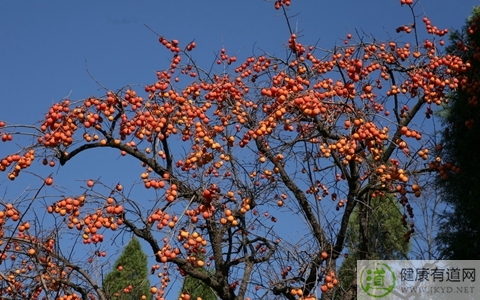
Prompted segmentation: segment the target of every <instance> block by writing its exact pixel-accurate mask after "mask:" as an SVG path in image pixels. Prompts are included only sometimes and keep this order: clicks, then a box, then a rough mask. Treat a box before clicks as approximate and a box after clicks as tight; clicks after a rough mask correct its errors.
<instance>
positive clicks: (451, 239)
mask: <svg viewBox="0 0 480 300" xmlns="http://www.w3.org/2000/svg"><path fill="white" fill-rule="evenodd" d="M479 26H480V7H475V8H474V9H473V13H472V16H471V17H470V18H468V19H467V21H466V25H465V27H464V28H463V29H462V30H461V31H455V32H453V33H452V34H451V45H450V46H449V47H448V49H447V51H448V52H449V53H450V54H455V55H458V56H460V57H462V59H463V60H464V62H469V63H470V66H471V67H470V68H469V69H467V71H466V72H465V76H466V78H465V79H463V80H461V81H460V88H459V89H458V90H457V91H455V92H454V93H452V94H451V95H450V99H449V103H448V105H446V107H445V110H444V111H443V113H442V115H441V116H442V118H443V121H444V132H443V149H442V151H441V157H442V159H443V160H444V161H445V162H446V163H445V165H444V166H445V172H443V174H442V175H443V176H442V177H443V178H442V179H440V180H438V182H437V186H438V188H439V190H440V192H441V196H442V198H443V200H444V201H445V202H446V203H447V206H448V207H447V209H446V211H445V213H444V214H443V216H442V217H441V223H440V233H439V235H438V237H437V241H438V242H439V244H440V251H441V254H442V257H443V258H448V259H479V258H480V218H479V217H478V212H479V211H480V201H479V199H480V185H479V182H480V172H479V169H480V126H479V124H480V111H479V109H480V108H479V105H478V97H479V96H480V86H479V84H478V83H479V79H480V31H479V29H478V28H479ZM448 170H451V171H448ZM452 170H453V172H452Z"/></svg>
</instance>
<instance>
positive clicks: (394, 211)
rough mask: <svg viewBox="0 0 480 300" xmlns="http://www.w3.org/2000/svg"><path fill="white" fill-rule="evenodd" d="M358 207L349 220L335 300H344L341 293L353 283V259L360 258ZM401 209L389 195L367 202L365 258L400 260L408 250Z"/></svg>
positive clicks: (408, 243) (404, 257)
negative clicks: (345, 250)
mask: <svg viewBox="0 0 480 300" xmlns="http://www.w3.org/2000/svg"><path fill="white" fill-rule="evenodd" d="M358 208H359V207H358V206H357V207H356V208H355V210H354V212H353V213H352V216H351V217H350V221H349V222H350V227H349V228H350V230H349V231H348V233H347V238H346V240H347V241H346V246H347V247H346V248H347V250H348V256H346V258H345V259H344V260H343V262H342V265H341V266H340V269H339V270H338V275H337V277H338V280H339V282H340V286H339V288H338V289H337V292H336V293H337V296H338V297H335V299H344V298H343V296H342V290H347V287H348V286H350V285H351V284H355V282H356V268H357V260H358V259H360V253H359V251H358V249H359V239H360V225H359V209H358ZM400 209H401V206H400V205H399V204H398V201H397V199H396V198H395V197H393V196H392V195H387V196H383V197H376V198H373V199H372V200H371V201H370V205H369V208H368V213H367V220H368V228H367V236H368V249H369V253H368V255H367V259H381V260H402V259H406V258H407V255H408V252H409V251H410V242H407V241H406V240H405V238H404V233H405V232H406V229H405V227H404V225H403V223H402V213H401V211H400Z"/></svg>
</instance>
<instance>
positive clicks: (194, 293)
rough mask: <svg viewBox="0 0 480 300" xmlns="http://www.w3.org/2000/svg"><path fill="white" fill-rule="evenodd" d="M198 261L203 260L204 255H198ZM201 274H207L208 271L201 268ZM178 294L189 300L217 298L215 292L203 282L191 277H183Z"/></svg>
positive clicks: (211, 299) (215, 299)
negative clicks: (187, 297)
mask: <svg viewBox="0 0 480 300" xmlns="http://www.w3.org/2000/svg"><path fill="white" fill-rule="evenodd" d="M198 259H201V260H205V257H204V255H198ZM201 270H202V271H203V272H205V273H208V272H209V270H208V269H206V268H205V267H203V268H202V269H201ZM180 293H185V294H189V295H190V299H197V298H199V297H200V298H201V299H202V300H217V299H218V297H217V295H216V294H215V292H214V291H213V290H212V289H211V288H210V287H209V286H208V285H207V284H205V283H204V282H202V281H201V280H198V279H196V278H193V277H191V276H188V275H187V276H185V277H184V279H183V284H182V289H181V290H180Z"/></svg>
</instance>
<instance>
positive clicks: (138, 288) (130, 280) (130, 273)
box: [103, 237, 152, 300]
mask: <svg viewBox="0 0 480 300" xmlns="http://www.w3.org/2000/svg"><path fill="white" fill-rule="evenodd" d="M129 287H131V288H132V289H129ZM125 288H127V290H125ZM103 289H104V291H105V294H106V295H108V298H109V299H119V300H139V299H149V300H150V299H152V295H151V294H150V292H149V289H150V282H149V280H148V266H147V255H146V254H145V253H144V252H143V251H142V247H141V245H140V242H139V241H138V239H137V238H135V237H133V238H132V239H131V240H130V242H129V243H128V244H127V246H126V247H125V249H124V250H123V252H122V254H121V255H120V257H119V258H118V259H117V261H115V263H114V265H113V269H112V271H110V273H108V274H107V275H106V276H105V279H104V281H103ZM126 291H128V292H126ZM142 296H145V298H142Z"/></svg>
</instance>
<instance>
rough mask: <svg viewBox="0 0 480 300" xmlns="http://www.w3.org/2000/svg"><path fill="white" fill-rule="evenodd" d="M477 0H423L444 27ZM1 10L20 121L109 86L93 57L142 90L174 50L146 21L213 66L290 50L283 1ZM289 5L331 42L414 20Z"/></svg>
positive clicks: (5, 111)
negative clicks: (221, 59)
mask: <svg viewBox="0 0 480 300" xmlns="http://www.w3.org/2000/svg"><path fill="white" fill-rule="evenodd" d="M477 4H479V1H478V0H459V1H447V0H422V1H421V5H422V7H423V10H424V12H425V14H426V15H427V16H429V17H430V19H431V20H432V22H433V23H434V25H437V26H438V27H439V28H459V27H461V26H462V25H463V24H464V20H465V18H466V17H467V16H468V15H469V14H470V12H471V9H472V7H473V6H474V5H477ZM0 11H1V12H2V17H1V18H0V41H1V42H0V90H1V94H0V103H1V109H0V120H6V121H8V122H12V123H33V122H36V121H39V120H40V119H41V118H42V117H43V116H44V114H45V112H46V111H47V110H48V108H49V105H50V104H52V103H55V102H58V101H59V100H61V99H62V98H64V97H66V96H67V95H70V96H69V97H70V98H71V99H73V100H78V99H82V98H85V97H88V96H90V95H102V94H103V93H104V92H103V91H102V90H101V89H100V87H99V86H98V85H97V83H95V82H94V80H93V79H92V78H91V77H90V76H89V75H88V74H87V65H86V62H87V64H88V70H89V72H90V73H91V74H92V76H94V77H95V79H96V80H98V81H99V82H100V83H101V84H102V85H104V86H106V87H108V88H110V89H112V90H116V89H119V88H122V87H123V86H125V85H127V84H130V85H138V87H137V89H138V90H139V91H141V90H143V86H144V85H146V84H151V83H153V82H154V80H155V71H156V70H159V69H164V68H166V67H167V66H168V60H169V58H170V57H171V54H170V53H168V52H166V51H165V50H164V48H162V47H161V46H160V45H159V43H158V38H157V36H156V34H154V33H153V32H152V31H150V29H148V28H147V27H146V26H144V24H145V25H147V26H148V27H150V28H151V29H152V30H154V31H155V32H157V33H159V34H161V35H164V36H165V37H166V38H168V39H174V38H175V39H178V40H180V42H181V43H182V45H186V43H188V42H190V41H192V40H195V41H196V43H197V49H196V50H195V52H194V53H193V54H194V56H195V58H196V59H197V60H198V62H199V63H200V64H201V65H203V66H204V67H205V68H208V67H209V66H210V64H211V63H212V62H213V61H214V59H215V56H214V53H215V52H217V51H218V50H219V49H220V48H222V47H225V48H226V49H227V51H228V52H229V53H230V54H234V53H237V54H238V56H239V58H244V57H246V56H249V55H251V54H252V53H262V50H265V51H267V52H269V53H270V54H277V55H279V56H281V55H283V54H284V48H283V45H285V44H286V42H287V40H288V38H289V34H288V30H287V27H286V25H285V20H284V18H283V17H282V16H281V15H279V11H275V10H274V9H273V2H267V1H263V0H246V1H232V0H230V1H228V0H204V1H195V0H191V1H187V0H178V1H124V0H118V1H58V0H49V1H7V0H4V1H0ZM417 12H419V13H420V12H422V9H420V8H417ZM289 13H290V14H291V15H292V16H293V17H292V18H291V24H292V26H293V27H294V30H295V31H298V32H299V35H300V36H302V37H301V38H300V40H299V41H300V42H301V43H304V44H314V43H316V42H319V43H318V45H319V46H320V47H323V48H331V47H333V46H334V45H335V43H337V44H340V43H342V40H343V39H344V37H345V36H346V34H347V33H349V32H351V33H354V32H355V30H359V31H362V30H363V31H364V32H365V33H366V34H371V35H372V36H374V37H375V38H377V39H386V38H387V36H388V33H391V34H392V35H393V36H395V32H394V31H395V28H396V27H398V26H400V25H404V24H409V23H411V22H412V17H411V15H410V14H409V11H408V9H406V8H401V7H400V4H399V0H363V1H358V0H336V1H332V0H330V1H327V0H310V1H307V0H292V6H291V8H290V11H289ZM295 28H297V29H295ZM239 60H240V59H239ZM4 145H5V144H2V147H5V146H4ZM7 147H10V146H7ZM0 154H1V155H3V154H5V153H4V151H3V150H2V151H1V153H0ZM116 159H117V156H116V154H114V155H113V160H114V161H116ZM87 166H88V164H87V165H85V162H77V163H72V164H70V165H69V167H67V168H66V169H65V170H57V169H55V172H57V173H56V174H57V177H60V178H59V181H60V182H63V183H65V184H67V183H68V179H73V178H81V179H87V178H88V177H87V176H93V177H94V178H96V177H95V176H97V175H92V173H90V170H88V169H87ZM122 167H125V165H122ZM122 167H121V166H120V165H119V164H118V165H115V166H112V167H109V169H108V170H109V171H110V172H111V173H110V174H114V175H115V176H114V177H113V179H112V180H113V181H115V180H117V181H118V180H124V179H125V178H123V177H119V173H118V171H119V170H121V168H122ZM128 167H129V166H128V165H127V166H126V168H128ZM138 170H139V172H140V170H141V169H140V168H138ZM41 172H43V173H44V174H46V173H48V172H51V170H46V171H45V170H43V171H41ZM129 172H130V173H132V172H131V171H129ZM138 174H139V173H135V177H134V178H135V179H138ZM100 175H102V176H104V178H106V177H108V176H109V173H107V174H105V172H103V173H102V172H100V169H98V176H100ZM0 176H2V177H0V194H1V195H2V196H3V194H4V193H5V188H6V186H7V184H9V183H8V182H6V181H5V180H6V174H0ZM122 176H123V175H122ZM125 183H127V182H125ZM78 185H82V183H81V182H80V183H78V184H77V186H78ZM9 188H10V193H12V195H13V194H14V190H12V189H15V188H17V189H18V191H21V190H22V188H23V187H22V186H21V184H18V186H16V187H10V186H9Z"/></svg>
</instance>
